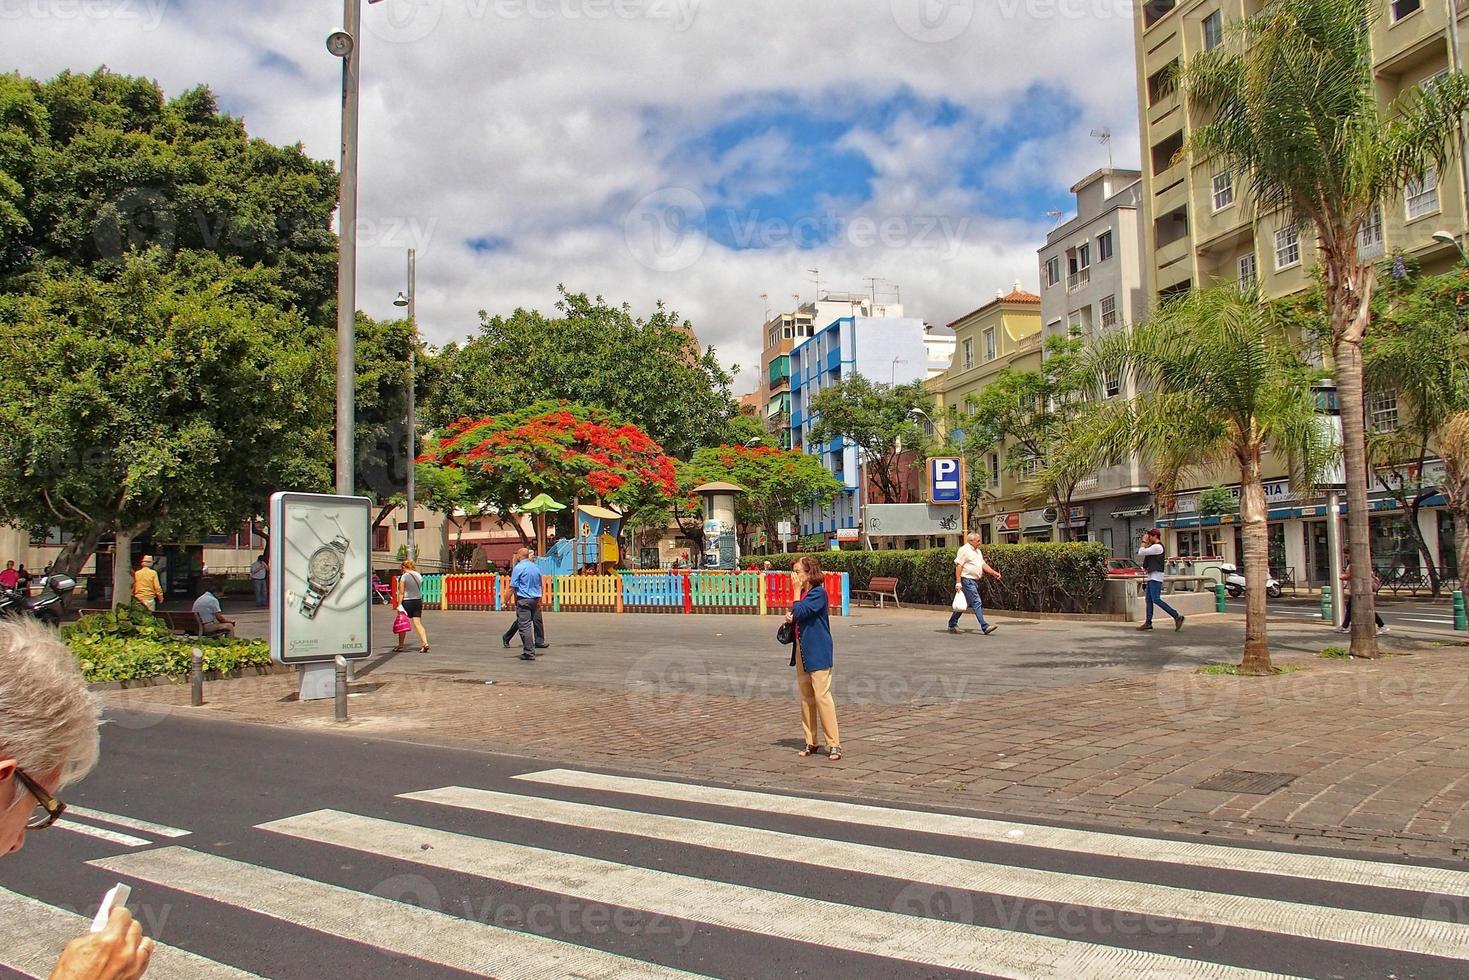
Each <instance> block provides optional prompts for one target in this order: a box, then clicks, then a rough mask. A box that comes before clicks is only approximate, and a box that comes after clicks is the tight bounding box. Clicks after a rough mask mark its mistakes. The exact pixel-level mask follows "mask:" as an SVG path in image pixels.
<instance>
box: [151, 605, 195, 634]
mask: <svg viewBox="0 0 1469 980" xmlns="http://www.w3.org/2000/svg"><path fill="white" fill-rule="evenodd" d="M153 615H155V616H157V617H159V618H160V619H162V620H163V622H164V623H166V624H167V625H168V628H169V629H171V630H173V631H174V632H175V633H188V634H189V635H190V636H203V635H204V625H203V624H202V623H200V622H199V617H198V616H196V615H194V611H193V610H192V609H190V610H187V611H178V610H173V609H159V610H158V611H157V612H155V613H154V614H153Z"/></svg>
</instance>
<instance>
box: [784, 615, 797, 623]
mask: <svg viewBox="0 0 1469 980" xmlns="http://www.w3.org/2000/svg"><path fill="white" fill-rule="evenodd" d="M795 621H796V617H795V616H794V615H793V614H791V613H786V622H788V623H794V622H795Z"/></svg>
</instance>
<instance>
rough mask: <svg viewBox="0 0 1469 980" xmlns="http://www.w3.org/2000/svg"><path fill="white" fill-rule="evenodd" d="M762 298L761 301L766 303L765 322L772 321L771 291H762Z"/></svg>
mask: <svg viewBox="0 0 1469 980" xmlns="http://www.w3.org/2000/svg"><path fill="white" fill-rule="evenodd" d="M760 300H761V302H763V303H764V304H765V322H766V323H769V322H770V294H769V293H761V294H760Z"/></svg>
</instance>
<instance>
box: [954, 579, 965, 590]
mask: <svg viewBox="0 0 1469 980" xmlns="http://www.w3.org/2000/svg"><path fill="white" fill-rule="evenodd" d="M962 588H964V583H962V582H957V581H956V582H955V583H954V591H955V592H958V591H959V590H960V589H962Z"/></svg>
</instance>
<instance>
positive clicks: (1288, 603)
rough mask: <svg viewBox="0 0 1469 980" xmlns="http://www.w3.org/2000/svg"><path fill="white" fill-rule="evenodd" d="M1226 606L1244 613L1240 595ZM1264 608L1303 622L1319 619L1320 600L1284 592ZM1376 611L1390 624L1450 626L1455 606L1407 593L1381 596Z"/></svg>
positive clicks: (1281, 619)
mask: <svg viewBox="0 0 1469 980" xmlns="http://www.w3.org/2000/svg"><path fill="white" fill-rule="evenodd" d="M1228 606H1229V611H1230V612H1237V613H1243V612H1244V611H1245V603H1244V600H1243V599H1231V600H1229V602H1228ZM1267 608H1268V609H1269V616H1270V618H1271V619H1272V620H1276V621H1278V622H1283V623H1284V622H1297V623H1302V624H1304V623H1312V622H1316V623H1319V622H1320V621H1321V600H1320V599H1319V598H1318V597H1315V596H1312V597H1310V598H1292V597H1291V596H1289V595H1284V596H1281V597H1280V598H1279V599H1271V600H1270V601H1269V603H1268V604H1267ZM1377 613H1378V615H1380V616H1381V617H1382V621H1383V622H1384V623H1387V625H1388V626H1389V627H1391V626H1392V625H1394V624H1398V625H1401V626H1407V627H1418V628H1423V629H1440V630H1452V629H1453V628H1454V607H1453V606H1452V605H1451V604H1450V601H1449V600H1448V599H1440V600H1438V601H1437V602H1435V601H1433V600H1431V599H1412V598H1408V597H1406V596H1405V597H1403V598H1401V599H1398V598H1393V597H1389V596H1383V597H1382V598H1381V599H1380V601H1379V602H1378V604H1377Z"/></svg>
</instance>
